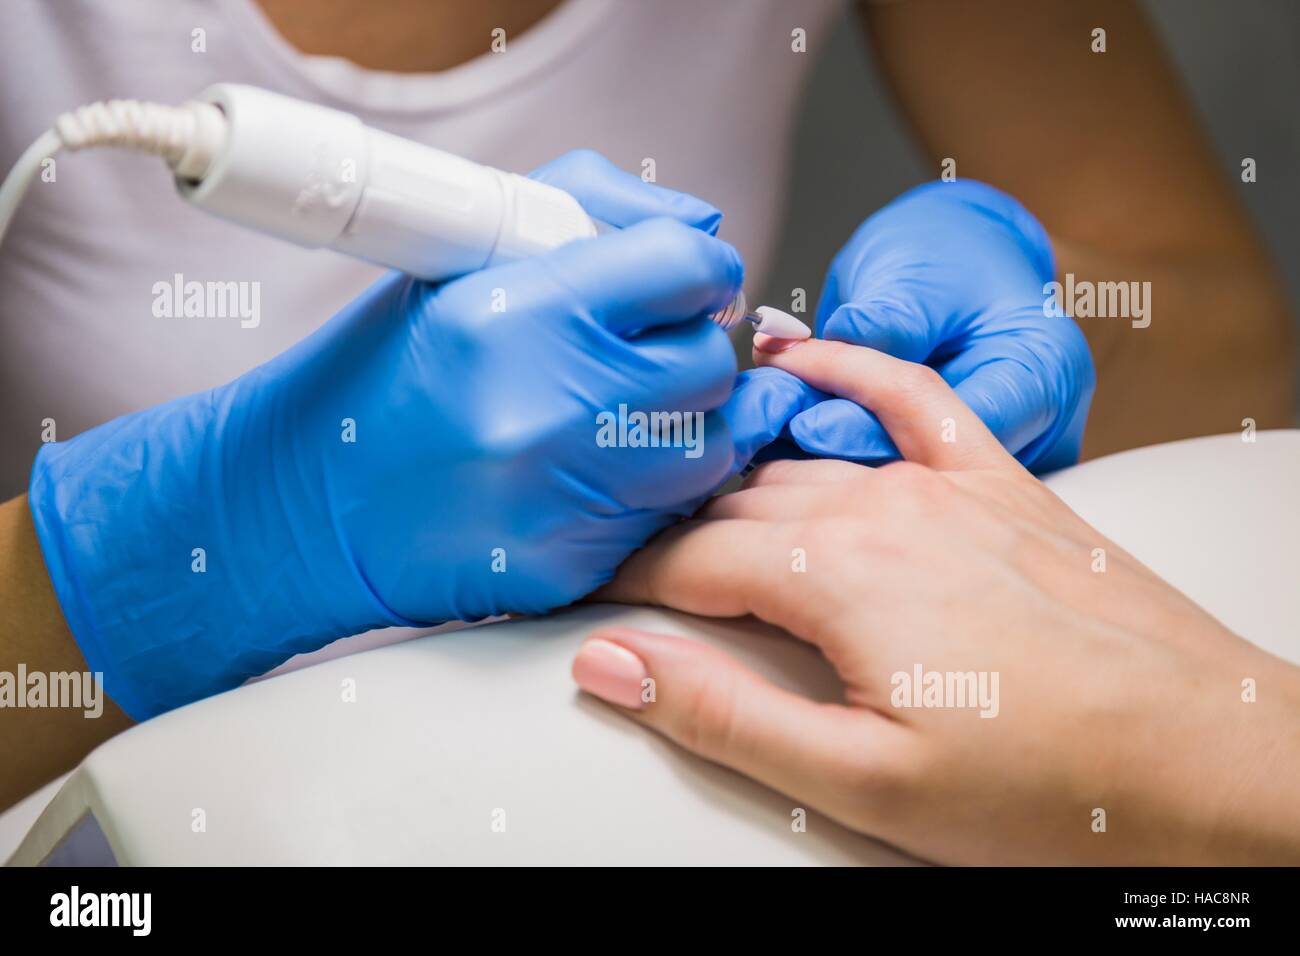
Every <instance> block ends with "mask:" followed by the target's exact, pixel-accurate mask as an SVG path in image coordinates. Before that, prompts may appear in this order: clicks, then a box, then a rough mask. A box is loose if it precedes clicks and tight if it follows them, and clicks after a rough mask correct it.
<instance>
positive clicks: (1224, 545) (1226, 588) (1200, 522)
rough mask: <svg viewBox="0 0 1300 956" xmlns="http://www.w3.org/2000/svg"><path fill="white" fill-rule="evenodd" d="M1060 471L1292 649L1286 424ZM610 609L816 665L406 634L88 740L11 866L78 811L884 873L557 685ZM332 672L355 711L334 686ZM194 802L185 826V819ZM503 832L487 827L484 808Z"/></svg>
mask: <svg viewBox="0 0 1300 956" xmlns="http://www.w3.org/2000/svg"><path fill="white" fill-rule="evenodd" d="M1257 437H1258V440H1257V441H1256V442H1255V443H1253V444H1247V443H1244V442H1242V441H1241V437H1240V436H1239V435H1226V436H1219V437H1216V438H1206V439H1195V440H1191V441H1186V442H1178V443H1174V444H1169V445H1163V446H1158V447H1154V448H1148V449H1140V450H1137V451H1131V452H1125V453H1123V454H1120V455H1115V456H1111V457H1109V458H1106V459H1102V460H1098V461H1094V462H1090V463H1088V464H1085V465H1082V466H1079V467H1076V468H1073V469H1069V470H1067V471H1065V472H1061V473H1059V474H1058V475H1055V476H1053V477H1052V478H1051V479H1050V480H1049V482H1048V483H1049V484H1050V485H1051V486H1052V487H1053V488H1054V489H1055V490H1056V491H1057V492H1058V493H1059V494H1060V495H1061V496H1062V497H1063V498H1064V499H1065V500H1066V501H1067V502H1068V503H1070V504H1071V505H1072V506H1073V507H1074V508H1075V509H1076V510H1078V511H1079V512H1080V513H1081V514H1082V515H1083V516H1084V517H1085V518H1087V519H1088V520H1089V521H1091V522H1092V523H1093V524H1095V525H1096V526H1097V527H1098V528H1099V529H1100V530H1101V531H1102V532H1104V533H1105V534H1107V535H1109V536H1110V537H1112V538H1114V539H1115V540H1116V541H1118V542H1119V543H1120V544H1122V545H1124V546H1125V547H1126V548H1128V549H1129V550H1130V551H1132V552H1133V553H1134V554H1135V555H1136V556H1137V557H1138V558H1139V559H1141V560H1143V561H1145V562H1146V563H1147V564H1149V565H1150V566H1151V567H1152V568H1153V569H1155V570H1156V571H1157V572H1158V573H1160V574H1161V575H1163V576H1165V577H1166V578H1167V579H1169V580H1170V581H1171V582H1172V583H1174V584H1175V585H1176V586H1178V587H1179V588H1181V589H1182V590H1184V591H1185V592H1186V593H1188V594H1189V595H1190V596H1192V597H1193V598H1195V599H1196V600H1197V601H1198V602H1200V603H1201V604H1202V605H1203V606H1204V607H1205V608H1207V609H1208V610H1209V611H1210V612H1211V613H1213V614H1215V615H1216V616H1217V617H1219V619H1220V620H1222V621H1223V622H1224V623H1225V624H1227V625H1228V626H1229V627H1231V628H1233V629H1234V630H1236V631H1237V632H1238V633H1240V634H1242V635H1243V636H1245V637H1247V638H1249V639H1250V640H1253V641H1255V642H1256V643H1258V644H1260V645H1262V646H1264V647H1266V648H1268V649H1270V650H1272V651H1274V652H1275V653H1278V654H1280V655H1281V656H1283V657H1286V658H1288V659H1290V660H1292V661H1300V628H1297V626H1296V624H1297V622H1298V621H1300V586H1297V581H1298V580H1300V507H1298V505H1297V493H1298V492H1300V431H1285V432H1267V433H1260V434H1259V435H1258V436H1257ZM613 621H617V622H619V623H624V624H630V625H633V626H642V627H647V628H654V629H662V630H666V631H672V632H676V633H681V634H687V635H690V636H694V637H696V638H698V639H700V640H704V641H708V642H711V643H715V644H719V645H722V646H724V647H726V648H727V649H728V650H729V651H731V652H732V653H735V654H737V655H738V656H740V657H742V658H744V659H745V660H747V661H749V662H750V663H751V664H752V665H753V666H755V667H758V668H760V669H761V670H763V671H764V672H766V673H767V674H769V675H770V676H772V677H773V679H775V680H778V681H780V682H781V683H783V684H785V685H786V686H789V687H791V688H793V689H797V690H800V691H803V692H804V693H808V694H811V695H814V696H822V697H824V696H827V695H831V694H833V693H834V692H835V689H836V682H835V680H834V678H833V676H832V675H831V674H830V673H829V671H828V669H827V668H826V667H825V665H824V663H823V662H822V661H821V659H820V658H819V657H818V656H817V655H816V654H815V653H813V652H812V651H811V650H810V649H808V648H807V647H805V646H804V645H802V644H799V643H797V642H795V641H792V640H791V639H789V638H788V637H786V636H785V635H783V634H781V633H779V632H777V631H775V630H773V629H771V628H767V627H766V626H764V625H761V624H758V623H754V622H719V621H706V620H701V619H695V618H690V617H687V616H682V615H676V614H671V613H667V612H662V611H658V610H652V609H641V608H636V609H630V608H617V607H610V606H601V607H587V608H581V609H578V610H576V611H570V612H565V613H562V614H557V615H554V616H552V617H549V618H545V619H538V620H520V621H511V622H506V623H501V624H493V625H489V626H487V627H481V628H474V629H470V630H463V631H458V632H455V633H451V634H443V635H436V636H432V637H424V638H420V639H418V640H414V641H411V642H408V643H404V644H397V645H392V646H388V647H382V648H379V649H376V650H369V651H366V652H364V653H361V654H356V655H353V656H350V657H343V658H338V659H334V660H330V661H326V662H325V663H322V664H318V665H317V666H314V667H310V668H307V669H305V670H299V671H295V672H292V673H288V674H284V675H281V676H278V677H275V678H273V679H271V680H267V681H263V682H261V683H257V684H252V685H249V686H246V687H243V688H240V689H239V690H236V691H232V692H230V693H228V694H223V695H221V696H219V697H216V698H212V699H210V700H206V701H201V702H199V703H197V704H194V705H192V706H189V707H186V708H183V709H181V710H179V711H176V712H174V713H171V714H168V715H166V716H164V717H161V718H159V719H156V720H153V721H150V722H148V723H147V724H144V725H141V726H139V727H136V728H134V729H132V730H131V731H129V732H128V733H126V734H123V735H121V736H119V737H117V738H115V739H113V740H111V741H109V742H108V743H106V744H104V745H103V746H101V747H100V748H99V749H98V750H96V751H95V752H94V753H92V754H91V755H90V756H89V757H88V758H87V759H86V760H85V762H84V763H83V764H82V766H81V767H80V768H79V769H78V770H77V771H75V772H74V773H73V774H72V776H71V777H70V778H69V779H68V781H67V782H66V783H65V784H64V785H63V787H62V788H61V789H60V790H59V792H58V795H57V796H56V797H55V798H54V800H53V802H52V803H51V804H50V806H49V808H48V809H47V810H46V812H45V813H44V814H43V816H42V817H41V819H40V820H39V821H38V822H37V824H36V825H35V827H33V829H32V830H31V832H30V833H29V835H28V837H27V839H26V840H25V841H24V843H23V845H22V846H21V847H20V848H19V850H18V852H17V853H16V854H15V856H14V858H13V860H12V861H11V862H16V863H34V862H38V861H40V860H41V859H44V857H45V856H46V855H47V854H48V853H49V852H50V851H51V850H52V849H53V848H54V846H55V845H56V844H57V843H58V841H59V840H60V839H61V838H62V836H63V835H64V834H65V833H66V832H67V831H68V829H69V828H70V827H72V826H73V825H74V824H75V823H76V821H77V820H78V819H80V818H81V817H82V815H83V814H84V813H85V812H86V811H87V810H88V809H89V810H90V811H92V812H93V813H94V815H95V817H96V818H97V820H98V821H99V823H100V825H101V826H102V828H103V830H104V833H105V835H106V836H107V838H108V842H109V844H110V845H111V846H112V848H113V851H114V853H115V855H116V856H117V858H118V860H119V861H120V862H122V863H131V864H185V863H214V864H238V863H268V864H269V863H327V864H341V863H411V864H415V863H451V864H498V863H522V864H529V863H582V864H600V863H632V864H660V863H685V864H697V863H720V864H726V863H730V864H805V863H879V864H887V863H903V862H907V860H906V859H905V858H903V857H902V856H901V855H899V854H897V853H896V852H894V851H892V850H889V849H887V848H885V847H882V846H881V845H879V844H877V843H874V842H873V841H870V840H867V839H864V838H862V837H859V836H857V835H854V834H852V833H849V832H847V831H845V830H843V829H842V828H840V827H838V826H836V825H835V824H833V823H831V822H830V821H827V820H825V819H823V818H821V817H818V816H817V815H815V814H811V813H810V814H809V819H808V827H807V832H805V833H795V832H793V831H792V830H791V827H790V821H791V810H792V808H794V807H795V806H796V803H795V802H794V801H792V800H790V799H788V798H786V797H783V796H781V795H779V794H775V793H773V792H771V791H768V790H766V789H765V788H762V787H760V786H757V785H756V784H753V783H750V782H749V781H747V780H744V779H742V778H741V777H739V776H737V775H735V774H733V773H730V772H729V771H726V770H722V769H721V768H718V767H714V766H711V765H709V764H706V763H704V762H703V761H700V760H698V759H696V758H694V757H691V756H689V755H687V754H684V753H682V752H680V751H678V750H677V749H675V748H673V747H672V746H670V745H669V744H667V743H666V742H664V741H663V740H661V739H659V738H658V737H657V736H655V735H654V734H652V733H649V732H647V731H645V730H643V729H642V728H640V727H638V726H636V725H634V724H632V723H631V722H629V721H626V720H623V719H621V718H620V717H619V716H618V715H616V714H614V713H611V712H610V711H609V710H608V709H606V708H604V707H603V706H601V705H599V704H597V703H595V702H593V701H591V700H588V699H584V698H582V697H580V696H579V695H578V693H577V692H576V689H575V687H574V685H573V683H572V680H571V678H570V677H569V664H570V660H571V658H572V656H573V652H574V651H575V649H576V648H577V646H578V644H579V643H580V642H581V640H582V638H583V637H584V636H585V635H586V634H588V633H589V632H590V631H591V630H592V628H593V627H595V626H596V625H598V624H602V623H609V622H613ZM345 679H351V680H355V682H356V692H357V702H356V703H344V702H343V701H342V699H341V685H342V682H343V681H344V680H345ZM195 808H202V809H203V810H204V812H205V813H206V818H207V830H206V832H204V833H194V832H192V830H191V819H192V812H193V810H194V809H195ZM498 809H499V810H502V811H504V813H505V821H506V828H505V832H493V830H492V821H493V814H494V811H497V810H498Z"/></svg>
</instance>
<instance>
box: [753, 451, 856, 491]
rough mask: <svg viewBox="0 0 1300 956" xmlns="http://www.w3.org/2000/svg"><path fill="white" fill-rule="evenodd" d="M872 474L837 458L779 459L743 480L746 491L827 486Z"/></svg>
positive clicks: (766, 464) (757, 469)
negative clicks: (795, 486) (774, 486)
mask: <svg viewBox="0 0 1300 956" xmlns="http://www.w3.org/2000/svg"><path fill="white" fill-rule="evenodd" d="M870 474H871V469H870V468H868V467H867V466H866V465H859V464H855V463H854V462H851V461H841V460H839V459H838V458H813V459H808V460H803V461H801V460H797V459H789V458H782V459H777V460H776V461H769V462H765V463H763V464H761V465H759V466H758V467H757V468H755V469H754V470H753V472H751V473H750V476H749V477H748V478H746V479H745V487H746V488H760V487H763V486H765V485H830V484H838V483H839V482H841V481H853V480H855V479H858V478H862V477H864V476H866V475H870Z"/></svg>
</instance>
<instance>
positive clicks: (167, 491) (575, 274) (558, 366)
mask: <svg viewBox="0 0 1300 956" xmlns="http://www.w3.org/2000/svg"><path fill="white" fill-rule="evenodd" d="M537 175H538V176H539V177H540V178H543V179H546V180H547V181H549V182H552V183H554V184H556V185H559V186H562V187H564V188H566V189H568V190H570V191H571V192H572V193H574V194H575V195H576V196H577V197H578V198H579V200H580V201H584V200H590V201H591V204H592V207H593V208H592V212H593V213H594V214H596V215H598V216H600V217H601V218H602V219H605V220H607V221H609V222H611V223H612V224H614V225H621V226H627V227H628V228H626V229H624V230H622V231H620V232H616V233H612V234H609V235H606V236H602V237H600V238H598V239H593V240H588V241H584V242H579V243H574V244H571V245H569V246H566V247H564V248H561V249H557V250H555V251H553V252H551V253H548V254H546V255H544V256H540V257H537V258H535V259H532V260H529V261H525V262H520V263H515V264H512V265H508V266H503V267H500V268H496V269H491V270H487V271H483V272H480V273H476V274H474V275H470V276H466V277H464V278H461V279H458V280H456V281H453V282H449V283H446V284H444V285H442V286H437V287H435V286H432V285H430V284H427V283H424V282H420V281H417V280H412V279H409V278H407V277H404V276H401V275H396V274H391V275H388V276H387V277H385V278H383V279H382V280H380V281H379V282H378V283H376V284H375V285H374V286H373V287H372V288H371V289H369V290H368V291H367V292H366V293H364V294H363V295H362V296H361V297H360V298H358V299H357V300H356V301H355V302H353V303H351V304H350V305H349V306H347V307H346V308H344V309H343V310H342V311H341V312H340V313H339V314H338V315H336V316H335V317H334V318H333V319H331V320H330V321H329V322H327V323H326V324H325V325H324V326H323V327H322V328H320V329H319V330H318V331H317V332H315V333H314V334H312V335H311V336H309V337H308V338H307V339H305V340H304V341H302V342H301V343H299V344H298V345H297V346H295V347H293V348H292V349H290V350H289V351H287V352H285V353H284V354H282V355H280V356H279V357H277V358H276V359H274V360H272V361H271V362H269V363H267V364H266V365H263V366H261V367H258V368H256V369H253V370H252V371H250V372H248V373H247V374H245V375H243V376H242V377H240V378H238V379H236V380H235V381H233V382H231V383H230V384H228V385H225V386H222V387H220V388H216V389H213V390H211V391H208V392H203V393H200V394H197V395H192V396H189V397H186V398H182V399H178V400H176V401H173V402H170V403H168V404H165V405H161V406H158V407H156V408H150V409H147V410H145V411H142V412H139V413H136V414H132V415H128V416H125V417H123V418H119V419H116V420H114V421H111V422H109V423H107V424H105V425H103V426H101V427H99V428H96V429H93V430H92V431H89V432H87V433H85V434H83V435H80V436H78V437H77V438H74V439H72V440H71V441H67V442H61V443H58V444H51V445H47V446H45V447H44V448H43V449H42V450H41V452H40V454H39V456H38V457H37V459H36V463H35V466H34V469H33V474H32V479H31V486H30V501H31V509H32V513H33V516H34V518H35V522H36V528H37V531H38V534H39V537H40V541H41V547H42V550H43V553H44V555H45V560H46V564H47V566H48V568H49V571H50V576H51V579H52V581H53V583H54V587H55V591H56V593H57V595H58V598H59V602H60V604H61V606H62V608H63V611H64V614H65V616H66V618H67V621H68V624H69V625H70V627H71V629H72V632H73V634H74V635H75V637H76V640H77V642H78V644H79V645H80V647H81V649H82V652H83V654H84V656H85V658H86V661H87V664H88V666H89V667H90V669H91V670H93V671H102V672H103V673H104V678H105V689H106V692H107V693H108V694H109V696H110V697H112V698H113V700H115V701H116V702H117V703H118V704H119V705H120V706H121V707H122V709H123V710H125V711H126V712H127V713H128V714H129V715H130V716H132V717H134V718H136V719H137V720H140V719H144V718H146V717H149V716H152V715H154V714H157V713H160V712H162V711H164V710H167V709H169V708H172V707H176V706H179V705H181V704H184V703H187V702H189V701H192V700H196V699H198V698H200V697H203V696H206V695H209V694H212V693H215V692H218V691H221V690H224V689H228V688H231V687H234V686H236V685H238V684H239V683H241V682H242V681H243V680H245V679H246V678H248V677H250V676H252V675H256V674H260V673H263V672H265V671H266V670H268V669H270V668H271V667H274V666H275V665H277V664H279V663H280V662H282V661H284V660H286V659H287V658H289V657H290V656H292V655H294V654H297V653H301V652H305V651H310V650H313V649H315V648H318V647H320V646H322V645H323V644H326V643H328V642H330V641H332V640H334V639H336V638H339V637H342V636H345V635H350V634H355V633H359V632H361V631H365V630H369V629H372V628H375V627H381V626H386V625H425V624H431V623H436V622H442V621H446V620H452V619H477V618H481V617H484V616H487V615H492V614H498V613H502V612H507V611H520V612H538V611H545V610H547V609H550V608H554V607H556V606H558V605H563V604H566V603H568V602H571V601H573V600H575V599H577V598H579V597H581V596H583V595H584V594H586V593H588V592H589V591H591V590H592V589H594V588H595V587H597V586H598V585H600V584H602V583H604V582H605V581H606V580H608V579H609V578H610V577H611V576H612V574H613V571H614V569H615V568H616V567H617V566H618V565H619V564H620V563H621V562H622V561H623V559H624V558H625V557H626V556H627V555H628V554H629V553H630V552H631V551H632V550H634V549H635V548H637V547H638V546H640V545H641V544H642V543H644V542H645V540H646V539H647V538H649V537H650V536H651V535H652V534H654V533H655V532H656V531H658V530H660V529H661V528H663V527H664V526H665V525H667V524H669V523H671V522H672V521H674V520H676V519H677V518H678V517H680V516H683V515H686V514H689V513H690V512H692V511H693V510H694V509H695V508H696V506H697V505H698V504H699V503H700V501H701V500H702V499H703V498H704V497H705V496H706V495H707V494H708V493H709V492H711V491H712V490H713V489H714V488H715V487H716V486H717V485H718V484H720V483H721V482H722V481H723V480H725V479H726V478H727V477H728V476H729V475H730V474H732V473H733V472H734V471H735V470H736V469H737V468H738V467H739V466H740V464H743V459H742V460H737V457H736V452H735V448H736V447H739V448H740V449H741V450H742V455H747V454H748V450H749V449H752V448H753V447H758V446H759V445H761V444H762V443H763V442H765V441H766V440H768V439H769V438H771V437H772V434H773V433H774V432H775V431H776V430H779V429H780V427H781V425H782V424H783V423H784V421H785V420H787V419H788V417H789V412H788V410H786V409H785V408H784V407H783V406H782V405H781V402H782V401H783V400H789V401H791V402H796V403H797V401H798V399H797V398H795V397H794V396H791V395H790V393H789V391H788V390H787V391H786V392H784V393H783V395H784V396H785V398H784V399H782V398H777V399H775V400H774V399H772V398H771V397H763V398H760V399H759V400H758V401H757V402H754V401H750V400H749V399H747V398H746V397H745V396H746V394H747V392H746V390H745V389H743V388H742V389H741V390H740V391H739V392H737V393H736V394H735V395H733V394H732V384H733V379H734V377H735V358H734V354H733V352H732V349H731V345H730V343H729V341H728V340H727V337H726V336H725V334H724V333H723V332H722V331H721V330H719V329H718V328H717V326H715V325H714V324H713V323H712V322H710V321H708V319H707V318H704V317H703V316H705V315H706V314H707V313H709V312H711V311H713V310H715V309H717V308H719V307H721V306H723V305H724V304H725V303H726V302H728V301H729V300H730V299H731V297H732V296H733V295H734V294H735V292H736V291H737V289H738V288H739V286H740V283H741V275H742V267H741V262H740V259H739V257H738V256H737V254H736V252H735V250H733V249H732V248H731V247H730V246H729V245H727V244H726V243H724V242H722V241H720V240H718V239H716V238H713V237H711V236H710V235H709V234H708V231H712V230H713V229H715V228H716V226H717V221H718V219H719V218H720V217H719V214H718V212H717V210H716V209H714V208H713V207H711V206H709V205H707V204H706V203H703V202H700V201H699V200H696V199H693V198H691V197H689V196H685V195H682V194H677V193H672V192H669V191H667V190H663V189H660V188H658V187H655V186H650V185H647V184H645V183H643V182H642V181H641V180H640V179H639V178H637V177H634V176H630V175H627V174H624V173H621V172H619V171H618V170H616V169H615V168H614V167H613V166H611V165H610V164H608V163H607V162H606V161H604V160H603V159H600V158H599V157H597V156H595V155H594V154H590V153H581V154H576V155H570V156H569V157H566V158H564V159H562V160H561V161H558V162H556V163H554V164H552V165H550V166H548V167H545V168H544V169H542V170H539V171H538V173H537ZM656 216H657V217H670V218H652V219H647V217H656ZM638 220H646V221H640V222H638ZM502 294H504V303H505V311H504V312H498V311H494V308H493V307H494V305H499V304H500V303H501V302H502V299H501V295H502ZM728 401H730V403H731V404H730V405H729V406H728V408H727V411H726V417H725V418H724V413H723V412H721V411H719V410H718V409H719V408H720V407H721V406H723V404H724V403H725V402H728ZM620 404H624V405H626V406H627V407H628V409H629V410H630V411H635V410H646V411H649V410H667V411H680V412H685V413H688V414H690V413H694V412H702V413H707V414H704V415H703V416H702V417H703V426H704V427H703V434H702V435H701V436H700V437H701V438H702V446H700V449H699V451H700V453H699V455H698V457H692V455H691V454H688V451H689V449H688V448H684V447H659V448H654V447H602V446H601V444H599V443H598V440H597V435H598V423H597V415H598V414H599V413H601V412H605V411H609V412H614V413H617V411H618V408H619V405H620ZM791 407H793V406H791ZM728 420H730V421H732V422H733V424H735V425H736V427H737V428H738V429H739V431H738V432H737V434H736V435H735V436H734V441H735V445H734V446H733V436H732V435H731V434H729V431H728V424H727V422H728ZM349 422H351V423H353V424H352V425H351V427H352V428H353V429H354V431H353V433H352V434H353V435H354V437H355V441H347V440H345V439H346V438H347V437H348V431H347V429H348V427H349V424H348V423H349ZM747 428H752V429H756V430H757V432H760V433H762V434H751V433H746V432H745V431H744V430H745V429H747ZM197 549H202V552H201V553H200V552H199V551H198V550H197ZM200 560H201V561H202V564H203V565H204V566H205V568H204V570H202V572H201V573H200V572H199V571H198V570H196V569H198V568H199V567H200Z"/></svg>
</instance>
